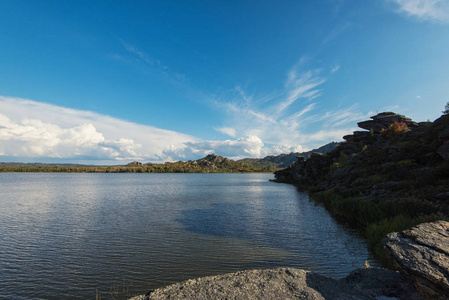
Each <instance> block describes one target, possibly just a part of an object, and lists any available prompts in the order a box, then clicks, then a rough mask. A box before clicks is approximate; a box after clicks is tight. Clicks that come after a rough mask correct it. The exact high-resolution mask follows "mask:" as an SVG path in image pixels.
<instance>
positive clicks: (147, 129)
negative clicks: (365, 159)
mask: <svg viewBox="0 0 449 300" xmlns="http://www.w3.org/2000/svg"><path fill="white" fill-rule="evenodd" d="M0 43H1V44H0V45H1V47H0V161H25V162H34V161H40V162H78V163H93V164H120V163H126V162H129V161H133V160H139V161H142V162H147V161H152V162H163V161H176V160H188V159H198V158H200V157H203V156H205V155H206V154H208V153H216V154H219V155H223V156H227V157H231V158H243V157H264V156H266V155H277V154H280V153H289V152H291V151H302V150H309V149H312V148H316V147H319V146H321V145H324V144H326V143H328V142H331V141H340V140H341V138H342V136H343V135H345V134H348V133H351V132H352V131H354V130H357V127H356V122H358V121H363V120H366V119H368V118H369V117H370V116H372V115H374V114H376V113H377V112H381V111H394V112H397V113H401V114H404V115H406V116H408V117H411V118H412V119H414V120H416V121H426V120H431V121H432V120H434V119H436V118H437V117H439V116H440V115H441V111H442V110H443V109H444V106H445V104H446V103H447V102H448V101H449V97H448V95H449V84H448V83H449V52H448V49H449V1H446V0H373V1H359V0H319V1H311V0H308V1H306V0H304V1H300V0H296V1H290V0H285V1H263V0H258V1H233V0H231V1H170V0H167V1H138V0H133V1H70V0H67V1H46V0H39V1H20V0H17V1H12V0H10V1H8V0H7V1H1V2H0Z"/></svg>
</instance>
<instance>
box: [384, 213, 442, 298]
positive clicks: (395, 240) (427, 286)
mask: <svg viewBox="0 0 449 300" xmlns="http://www.w3.org/2000/svg"><path fill="white" fill-rule="evenodd" d="M383 243H384V245H385V248H386V250H387V252H388V253H389V255H391V257H392V260H393V261H394V263H395V264H396V266H397V268H398V270H399V271H400V272H401V273H402V274H403V275H404V276H406V277H407V278H409V279H410V280H411V281H412V282H413V283H414V285H415V287H416V289H417V290H418V291H419V292H420V293H421V294H422V295H423V296H424V297H425V298H426V299H432V300H438V299H441V300H443V299H449V222H446V221H439V222H434V223H424V224H420V225H418V226H416V227H414V228H412V229H409V230H405V231H403V232H402V233H397V232H395V233H390V234H388V235H387V237H386V238H385V239H384V240H383Z"/></svg>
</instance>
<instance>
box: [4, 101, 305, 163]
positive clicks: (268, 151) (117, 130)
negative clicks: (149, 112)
mask: <svg viewBox="0 0 449 300" xmlns="http://www.w3.org/2000/svg"><path fill="white" fill-rule="evenodd" d="M0 107H1V109H0V161H23V160H24V159H26V160H34V161H43V162H45V161H46V160H47V161H48V159H51V160H52V161H55V160H57V161H63V162H79V163H89V162H90V163H102V164H113V163H121V162H126V161H132V160H139V161H152V162H162V161H175V160H188V159H198V158H201V157H204V156H205V155H207V154H210V153H216V154H218V155H222V156H226V157H230V158H235V159H238V158H244V157H264V156H266V155H277V154H280V153H286V152H288V153H289V152H292V151H294V152H299V151H302V150H303V149H302V147H301V146H297V145H296V146H295V145H283V146H271V147H267V146H265V145H264V143H263V141H262V140H261V139H260V138H259V137H258V136H256V135H248V136H246V137H244V138H235V139H233V140H224V141H205V140H201V139H199V138H197V137H194V136H190V135H186V134H182V133H178V132H174V131H170V130H165V129H160V128H156V127H152V126H147V125H141V124H136V123H132V122H127V121H124V120H120V119H117V118H113V117H110V116H106V115H101V114H97V113H94V112H90V111H81V110H76V109H69V108H64V107H60V106H56V105H51V104H47V103H41V102H36V101H31V100H25V99H20V98H11V97H2V96H0ZM223 132H226V133H227V134H229V135H231V136H234V137H235V134H236V133H235V131H234V130H233V129H232V128H224V129H223Z"/></svg>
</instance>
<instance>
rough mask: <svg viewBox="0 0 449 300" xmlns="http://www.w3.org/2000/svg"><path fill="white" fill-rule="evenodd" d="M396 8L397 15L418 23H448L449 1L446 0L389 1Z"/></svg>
mask: <svg viewBox="0 0 449 300" xmlns="http://www.w3.org/2000/svg"><path fill="white" fill-rule="evenodd" d="M389 1H390V2H393V3H395V4H396V6H397V11H398V12H399V13H404V14H406V15H407V16H409V17H413V18H416V19H417V20H420V21H437V22H444V23H447V22H449V1H447V0H389Z"/></svg>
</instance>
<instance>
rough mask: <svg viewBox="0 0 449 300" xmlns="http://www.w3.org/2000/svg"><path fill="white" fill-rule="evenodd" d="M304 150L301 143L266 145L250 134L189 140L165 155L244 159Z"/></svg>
mask: <svg viewBox="0 0 449 300" xmlns="http://www.w3.org/2000/svg"><path fill="white" fill-rule="evenodd" d="M302 151H304V149H303V148H302V147H301V146H299V145H279V146H271V147H265V145H264V143H263V141H262V140H261V139H260V138H259V137H257V136H254V135H249V136H247V137H244V138H238V139H235V140H225V141H197V142H187V143H184V144H183V145H182V146H181V147H174V146H173V147H170V148H168V149H166V150H165V151H164V155H166V156H167V157H170V159H171V160H172V161H175V160H188V159H196V158H198V157H204V156H206V155H207V154H210V153H215V154H218V155H222V156H225V157H229V158H231V159H242V158H246V157H253V158H261V157H265V156H268V155H279V154H281V153H290V152H302Z"/></svg>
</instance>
